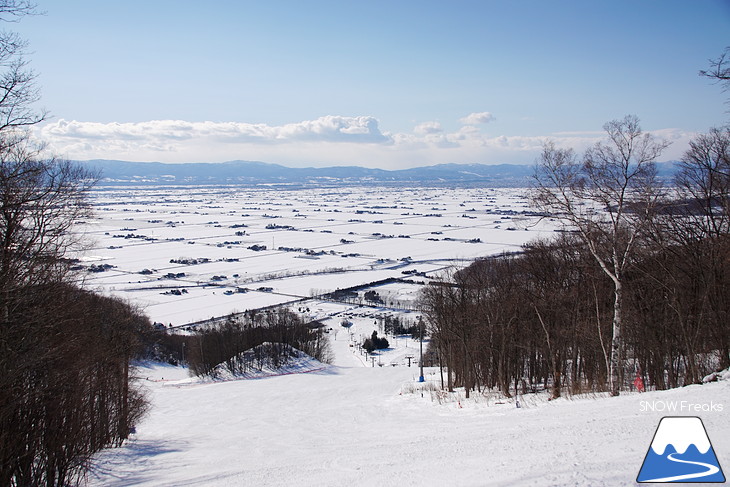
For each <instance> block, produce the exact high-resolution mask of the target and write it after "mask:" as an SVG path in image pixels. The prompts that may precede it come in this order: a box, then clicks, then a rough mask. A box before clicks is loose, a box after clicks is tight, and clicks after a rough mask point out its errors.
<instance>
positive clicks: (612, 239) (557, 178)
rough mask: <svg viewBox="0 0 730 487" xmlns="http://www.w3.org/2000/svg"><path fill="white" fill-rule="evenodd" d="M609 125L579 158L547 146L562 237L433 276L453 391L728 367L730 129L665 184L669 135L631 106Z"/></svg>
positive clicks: (691, 374)
mask: <svg viewBox="0 0 730 487" xmlns="http://www.w3.org/2000/svg"><path fill="white" fill-rule="evenodd" d="M604 128H605V129H606V131H607V134H608V141H607V142H601V143H599V144H597V145H596V146H594V147H592V148H591V149H589V150H588V151H587V152H586V153H585V154H584V155H583V157H578V156H577V155H576V154H575V153H574V152H573V151H572V149H565V148H557V147H555V145H554V144H552V143H550V142H548V143H546V144H545V147H544V151H543V154H542V156H541V158H540V161H539V162H538V164H537V166H536V171H535V173H536V174H535V184H534V185H533V188H532V190H531V194H532V198H533V202H534V203H535V204H536V205H537V206H538V207H539V208H541V210H542V211H543V213H544V215H545V216H546V217H552V218H554V219H556V220H557V221H559V222H563V223H564V227H562V228H560V229H559V230H560V231H558V232H556V235H555V237H553V238H549V239H541V240H537V241H533V242H530V243H529V244H527V245H525V246H524V247H523V251H522V252H521V253H519V254H516V255H503V256H497V257H494V258H488V259H483V260H479V261H477V262H475V263H474V264H472V265H471V266H469V267H467V268H465V269H462V270H459V271H454V272H452V273H451V274H450V275H449V276H447V277H446V279H444V282H441V283H436V284H431V285H429V286H427V287H426V288H425V290H424V292H423V294H422V296H421V304H422V306H423V308H424V313H425V316H426V317H427V319H428V322H429V325H430V332H431V335H432V342H431V343H432V349H433V350H432V352H434V353H435V354H436V356H437V357H438V359H439V360H440V361H441V363H442V365H445V366H446V369H447V371H448V373H447V384H446V387H448V388H449V389H450V390H453V388H454V387H456V386H463V387H465V389H466V391H467V394H469V391H473V390H481V389H482V388H498V389H500V390H501V391H502V392H503V393H505V394H507V395H510V394H513V393H514V392H515V391H519V390H521V391H532V390H536V389H538V388H543V387H545V388H549V389H550V390H551V392H552V396H553V397H558V396H560V395H561V394H562V393H563V391H565V390H566V389H567V390H569V391H570V392H572V393H578V392H582V391H604V390H607V391H610V392H611V393H612V394H614V395H617V394H619V393H620V391H621V390H625V389H626V388H629V387H631V385H632V383H633V381H634V380H635V378H636V377H637V376H638V377H640V378H641V379H642V380H643V382H644V383H645V384H646V385H648V386H651V387H656V388H657V389H665V388H669V387H677V386H680V385H684V384H689V383H696V382H698V381H700V380H701V379H702V378H703V376H704V375H706V374H708V373H709V372H711V371H713V370H717V369H722V368H727V367H728V366H730V322H728V319H727V317H728V312H729V311H730V298H729V296H730V260H729V259H728V255H730V129H728V128H721V129H712V130H710V131H709V132H708V133H707V134H701V135H699V136H697V137H696V138H695V139H694V140H693V141H692V143H691V144H690V149H689V150H688V151H687V152H686V153H685V155H684V157H683V158H682V160H681V161H680V162H679V164H678V171H677V174H676V177H675V179H674V181H673V184H672V185H670V186H667V185H662V184H660V183H659V182H658V181H657V179H656V171H655V168H654V160H655V159H656V157H658V155H659V154H660V153H661V151H662V149H663V148H664V147H666V144H665V143H664V142H663V141H660V140H656V139H654V138H653V137H652V136H651V135H648V134H644V133H642V131H641V129H640V127H639V125H638V119H636V117H632V116H629V117H626V118H624V119H623V120H617V121H614V122H610V123H609V124H607V125H606V126H605V127H604Z"/></svg>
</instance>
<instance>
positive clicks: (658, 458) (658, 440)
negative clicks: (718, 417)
mask: <svg viewBox="0 0 730 487" xmlns="http://www.w3.org/2000/svg"><path fill="white" fill-rule="evenodd" d="M636 481H637V482H642V483H643V482H656V483H664V482H712V483H723V482H725V475H724V474H723V472H722V468H721V467H720V463H719V462H718V461H717V455H715V450H714V449H713V448H712V444H711V443H710V438H709V437H708V436H707V431H706V430H705V425H704V424H703V423H702V420H701V419H700V418H697V417H693V416H681V417H673V416H668V417H664V418H662V420H661V421H659V426H658V427H657V429H656V433H654V439H652V441H651V445H650V446H649V450H648V451H647V452H646V457H645V458H644V463H643V464H642V465H641V470H640V471H639V475H638V476H637V477H636Z"/></svg>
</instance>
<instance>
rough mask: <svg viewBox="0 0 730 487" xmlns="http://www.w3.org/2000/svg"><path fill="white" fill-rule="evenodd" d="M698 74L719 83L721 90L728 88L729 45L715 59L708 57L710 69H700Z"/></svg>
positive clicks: (729, 88) (729, 78)
mask: <svg viewBox="0 0 730 487" xmlns="http://www.w3.org/2000/svg"><path fill="white" fill-rule="evenodd" d="M700 76H704V77H706V78H710V79H711V80H713V81H715V82H716V83H720V84H721V85H722V89H723V91H728V90H730V47H726V48H725V52H723V53H722V54H721V55H720V56H719V57H718V58H717V59H710V69H702V70H700ZM728 102H729V103H730V100H729V101H728Z"/></svg>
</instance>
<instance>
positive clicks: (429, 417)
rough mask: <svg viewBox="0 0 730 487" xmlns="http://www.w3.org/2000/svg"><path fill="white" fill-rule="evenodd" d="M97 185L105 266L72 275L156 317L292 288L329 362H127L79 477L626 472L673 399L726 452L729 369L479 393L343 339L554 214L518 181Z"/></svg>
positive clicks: (184, 317)
mask: <svg viewBox="0 0 730 487" xmlns="http://www.w3.org/2000/svg"><path fill="white" fill-rule="evenodd" d="M95 198H96V199H95V201H96V209H97V214H98V215H99V217H98V218H97V219H96V220H92V221H89V222H88V223H87V224H86V226H85V231H86V233H87V235H88V236H89V237H91V238H93V239H94V240H95V242H96V243H95V245H94V248H93V249H91V250H89V251H87V252H86V253H85V254H84V255H83V256H82V258H83V259H82V260H83V262H84V263H85V264H87V265H91V264H95V265H103V264H108V265H110V266H114V267H109V268H107V269H106V270H105V271H104V272H98V273H91V274H89V275H88V277H87V282H86V285H88V286H90V287H92V288H95V289H99V290H101V291H103V292H106V293H110V294H114V295H117V296H122V297H124V298H126V299H129V300H130V301H131V302H133V303H136V304H139V305H141V306H142V307H143V308H144V309H145V310H146V311H147V313H148V314H149V315H150V316H151V318H152V319H153V320H155V321H158V322H162V323H165V324H168V323H169V324H172V325H185V324H189V323H194V322H197V321H200V320H204V319H207V318H210V317H214V316H223V315H226V314H228V313H230V312H232V311H243V310H245V309H251V308H257V307H261V306H267V305H271V304H276V303H286V302H292V301H296V302H295V304H293V305H292V309H294V310H297V311H300V312H301V313H303V314H305V315H306V316H308V317H310V318H312V319H319V320H322V321H323V322H324V323H325V324H326V325H327V326H328V327H331V328H332V332H331V333H330V335H329V336H330V337H331V339H332V344H333V349H334V353H335V361H334V364H333V365H331V366H327V367H319V366H316V364H314V365H313V364H309V365H308V367H307V368H306V370H305V372H306V373H298V374H286V375H281V376H273V377H272V376H271V375H272V374H270V373H267V374H262V375H261V376H258V377H257V378H253V379H247V380H227V381H222V382H217V383H211V382H209V381H208V382H204V381H198V380H190V378H189V377H188V374H187V369H185V368H181V367H172V366H163V365H159V364H156V365H155V364H144V365H140V366H139V367H138V368H137V373H138V375H139V377H140V382H141V384H142V385H143V387H145V388H146V389H147V390H148V394H149V398H150V400H151V406H152V407H151V410H150V412H149V414H148V416H147V417H146V418H145V419H144V420H143V421H142V422H141V423H140V424H139V425H138V427H137V431H136V433H135V434H134V435H132V437H131V438H130V439H129V441H127V442H126V443H125V445H124V446H123V447H121V448H118V449H113V450H107V451H105V452H102V453H101V454H99V455H97V457H96V458H95V459H94V461H93V464H92V470H91V472H90V473H89V476H88V483H89V484H90V485H92V486H137V485H141V486H228V485H230V486H239V485H252V486H254V485H255V486H266V485H287V486H289V485H317V486H329V485H331V486H342V485H351V486H361V485H362V486H377V485H384V486H391V485H393V486H395V485H398V486H401V485H467V486H469V485H474V486H485V485H489V486H491V485H495V486H496V485H499V486H504V485H512V486H522V485H525V486H542V485H555V486H558V485H559V486H565V485H574V486H603V485H605V486H616V485H619V486H620V485H634V484H635V479H636V475H637V474H638V472H639V469H640V467H641V463H642V461H643V459H644V456H645V455H646V453H647V449H648V448H649V445H650V444H651V441H652V437H653V434H654V431H655V429H656V427H657V425H658V423H659V420H660V419H661V417H663V416H673V415H674V416H676V415H691V416H700V417H701V418H702V420H703V422H704V424H705V427H706V428H707V432H708V434H709V437H710V440H711V441H712V443H713V447H714V450H715V452H716V453H717V455H718V459H719V461H720V464H721V465H723V466H727V465H730V421H728V420H727V413H728V408H730V404H727V399H728V398H729V397H730V394H729V393H730V380H725V381H720V382H716V383H712V384H706V385H702V386H690V387H685V388H682V389H678V390H673V391H665V392H648V393H644V394H637V393H625V394H623V395H622V396H620V397H618V398H607V397H600V396H596V395H589V396H573V397H569V398H561V399H558V400H555V401H547V396H546V395H543V394H539V393H538V394H528V395H520V396H518V397H517V400H519V402H520V406H521V407H520V408H518V407H517V406H516V402H515V399H514V398H504V397H501V396H499V395H496V394H494V393H488V394H485V395H478V394H476V395H474V396H473V397H472V398H471V399H469V400H467V399H465V398H464V395H463V391H457V392H455V393H452V394H447V393H443V392H440V391H439V389H440V387H439V385H440V378H439V374H438V371H437V370H435V369H427V370H426V382H425V383H419V382H418V381H417V379H418V375H419V372H418V368H417V367H416V366H415V364H414V366H412V367H410V368H409V367H408V366H407V363H408V358H409V357H411V360H412V361H413V362H415V358H416V357H417V356H418V343H417V342H415V341H414V340H412V339H411V338H410V337H406V336H400V337H393V336H388V340H389V341H390V344H391V347H392V348H391V349H390V350H387V351H384V352H382V353H380V354H378V355H375V356H373V357H367V356H365V355H363V352H361V351H359V350H358V348H357V347H355V346H351V345H353V344H355V343H359V342H361V341H362V339H363V338H364V337H366V336H369V335H370V333H372V331H373V330H378V331H379V333H380V334H381V335H382V334H383V330H382V329H380V325H381V324H382V318H383V316H385V315H387V314H390V315H393V316H398V317H399V318H400V319H402V320H405V321H409V322H415V321H417V312H416V311H408V310H407V309H402V308H403V306H402V305H403V304H404V303H409V302H410V303H412V302H413V301H414V299H415V297H416V296H417V292H418V288H419V286H420V284H419V282H421V281H426V282H427V281H428V280H429V279H430V278H431V277H437V276H438V275H439V274H440V273H441V272H442V271H443V270H444V269H446V268H448V266H450V265H464V264H467V263H468V262H469V261H471V260H472V259H474V258H476V257H481V256H485V255H489V254H493V253H496V252H501V251H505V250H507V251H509V250H517V249H518V248H519V246H520V245H521V244H522V243H524V242H525V241H527V240H529V239H532V238H535V237H537V236H538V235H545V234H549V232H551V231H552V228H553V225H554V223H552V222H546V221H543V222H540V223H538V222H537V219H536V218H534V217H532V216H529V215H526V214H525V213H523V212H526V211H529V207H528V204H527V202H526V199H525V198H524V196H523V195H522V194H521V192H520V191H518V190H517V191H516V190H501V189H453V190H443V189H439V190H436V189H393V188H387V189H381V188H339V189H337V188H335V189H328V190H299V191H283V190H280V189H276V190H274V189H266V188H264V189H241V188H205V187H201V188H194V189H192V190H187V191H186V192H181V191H180V190H178V189H165V188H153V189H149V188H148V189H140V188H112V189H105V190H103V191H99V192H98V193H97V194H96V196H95ZM472 210H473V211H472ZM436 215H440V216H436ZM380 221H382V223H379V222H380ZM243 225H245V226H243ZM272 225H273V227H272ZM267 226H268V227H269V228H267ZM289 227H290V228H289ZM236 232H245V233H241V234H239V235H236ZM376 234H379V235H376ZM391 235H392V237H391ZM125 237H126V238H125ZM470 241H471V242H470ZM253 245H261V246H263V245H265V246H267V249H266V250H251V249H249V247H252V246H253ZM279 247H284V248H287V250H279ZM272 249H273V250H272ZM200 258H206V259H208V260H207V261H206V262H204V263H191V260H192V259H200ZM171 259H175V260H178V261H183V260H186V261H187V263H171V262H170V260H171ZM144 269H148V270H149V271H150V272H149V273H145V274H140V272H141V271H143V270H144ZM414 270H415V271H418V272H419V274H418V275H414V274H403V272H404V271H414ZM168 273H172V274H178V273H184V274H185V275H184V276H178V277H175V276H173V277H170V276H167V277H166V275H167V274H168ZM215 276H218V278H217V279H212V278H213V277H215ZM221 276H223V278H221ZM388 277H398V278H403V277H405V278H407V279H412V280H413V282H412V283H407V282H395V283H391V284H386V285H382V286H378V287H377V291H378V293H379V294H380V295H381V296H382V297H383V298H384V300H385V301H386V305H388V307H385V306H384V307H382V308H372V307H359V306H357V304H343V303H333V302H325V301H321V300H318V299H316V298H310V297H311V296H316V295H319V294H322V293H323V292H327V291H332V290H335V289H337V288H347V287H350V286H355V285H359V284H364V283H368V282H373V281H380V280H383V279H386V278H388ZM239 288H247V289H248V291H247V292H243V293H242V292H237V291H238V289H239ZM267 288H271V289H270V290H268V289H267ZM183 289H184V290H185V291H187V292H185V293H182V292H181V294H174V293H169V291H171V290H179V291H182V290H183ZM259 289H263V290H259ZM164 293H167V294H164ZM300 299H306V300H302V301H298V300H300ZM343 319H347V320H349V321H350V322H351V323H352V327H351V328H350V329H349V330H348V329H345V328H343V327H341V326H340V323H341V321H342V320H343ZM378 365H382V366H378ZM263 376H267V377H263ZM718 405H719V407H718ZM672 408H674V409H675V410H674V411H671V409H672ZM726 475H727V472H726Z"/></svg>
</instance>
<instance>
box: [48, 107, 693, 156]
mask: <svg viewBox="0 0 730 487" xmlns="http://www.w3.org/2000/svg"><path fill="white" fill-rule="evenodd" d="M490 117H491V116H486V115H484V113H481V114H472V115H470V116H469V117H466V118H469V119H470V120H469V121H471V122H474V121H476V120H478V119H481V120H487V119H489V118H490ZM463 120H465V119H462V121H463ZM652 133H654V134H655V135H657V136H662V137H664V138H666V139H668V140H671V141H673V144H672V146H671V147H670V149H669V150H668V151H667V152H666V153H665V154H664V155H663V157H662V160H667V159H676V158H678V157H679V156H680V155H681V153H682V152H683V151H684V150H686V147H687V141H688V140H689V138H690V137H691V136H692V135H693V134H689V133H685V132H682V131H680V130H677V129H664V130H657V131H654V132H652ZM603 136H604V134H602V133H601V132H571V133H567V132H565V133H555V134H549V135H545V136H520V135H506V134H505V135H497V136H487V135H485V134H484V133H482V132H481V131H480V130H479V128H477V127H476V126H474V125H472V124H468V125H464V126H462V127H460V128H459V129H458V130H456V131H454V132H447V131H446V130H444V128H443V127H442V126H441V124H440V123H438V122H424V123H422V124H419V125H418V126H417V127H415V128H414V130H413V132H410V133H408V132H387V131H383V130H381V129H380V123H379V121H378V120H377V119H376V118H374V117H370V116H360V117H345V116H335V115H329V116H324V117H320V118H318V119H315V120H305V121H301V122H296V123H290V124H284V125H267V124H252V123H242V122H186V121H181V120H154V121H148V122H136V123H98V122H79V121H66V120H59V121H56V122H54V123H47V124H45V125H44V126H42V127H41V128H40V130H39V133H38V137H39V138H40V139H42V140H43V141H45V142H48V144H49V146H50V149H51V150H53V151H54V152H55V153H57V154H59V155H60V156H62V157H67V158H69V159H76V160H86V159H122V160H131V161H160V162H216V161H228V160H235V159H244V160H260V161H266V162H276V163H281V164H284V165H291V166H307V165H314V166H322V165H362V166H366V167H382V168H388V169H393V168H403V167H414V166H421V165H428V164H440V163H448V162H464V163H484V164H494V163H522V164H532V163H533V162H535V160H536V159H537V157H538V156H539V153H540V151H541V148H542V144H543V142H544V141H545V140H546V139H550V140H553V141H554V142H555V143H556V145H558V146H559V147H573V148H574V149H575V150H576V151H577V152H582V151H583V150H585V149H586V148H588V147H590V146H591V145H593V144H595V142H597V141H599V140H602V139H603V138H604V137H603Z"/></svg>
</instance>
